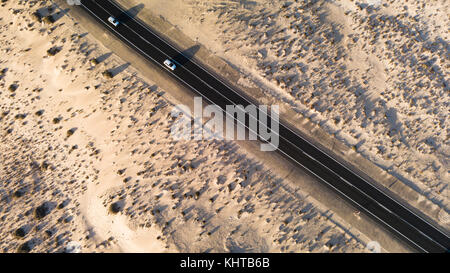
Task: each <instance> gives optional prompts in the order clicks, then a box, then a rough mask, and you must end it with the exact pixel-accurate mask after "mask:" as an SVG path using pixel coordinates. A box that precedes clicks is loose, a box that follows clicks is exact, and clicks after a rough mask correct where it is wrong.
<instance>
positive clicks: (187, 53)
mask: <svg viewBox="0 0 450 273" xmlns="http://www.w3.org/2000/svg"><path fill="white" fill-rule="evenodd" d="M199 50H200V46H199V45H194V46H191V47H190V48H188V49H186V50H183V51H182V52H180V53H179V54H177V55H175V56H174V57H173V58H172V60H174V61H175V62H176V63H178V64H180V65H184V64H185V63H187V62H188V61H189V60H191V59H192V58H193V57H194V56H195V54H196V53H197V52H198V51H199Z"/></svg>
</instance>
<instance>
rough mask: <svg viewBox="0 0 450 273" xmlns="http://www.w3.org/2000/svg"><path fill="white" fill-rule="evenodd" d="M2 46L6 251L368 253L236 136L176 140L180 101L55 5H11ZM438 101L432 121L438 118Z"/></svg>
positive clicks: (1, 183)
mask: <svg viewBox="0 0 450 273" xmlns="http://www.w3.org/2000/svg"><path fill="white" fill-rule="evenodd" d="M211 3H212V4H214V1H212V2H211ZM191 4H193V3H191ZM258 5H259V4H258ZM213 6H214V5H213ZM255 6H256V5H252V6H250V7H251V8H254V7H255ZM205 7H207V5H206V6H205ZM236 7H237V8H239V9H241V8H243V9H244V10H245V6H239V5H236ZM287 10H288V8H287ZM36 12H37V13H36ZM205 12H206V9H205ZM214 12H220V9H218V11H214ZM230 12H231V13H230V14H229V15H226V16H229V17H221V18H232V17H233V16H232V15H233V14H234V13H235V12H236V11H235V10H230ZM283 12H286V11H283ZM49 16H50V17H49ZM260 16H263V17H264V16H267V15H262V13H261V15H260ZM270 20H272V19H270ZM257 21H258V20H257ZM230 22H231V21H230ZM225 25H226V24H224V26H225ZM233 26H235V27H241V26H245V24H244V25H241V24H238V23H236V24H235V23H233ZM233 31H234V30H233ZM233 31H231V30H230V33H233ZM274 37H275V36H274ZM361 39H363V38H361ZM380 39H381V38H380ZM322 42H324V43H325V41H322ZM311 46H312V45H311ZM438 47H439V46H438ZM0 48H1V54H0V71H1V72H0V114H1V116H0V140H1V142H0V162H1V164H0V166H1V168H0V227H1V228H0V251H2V252H62V251H69V252H79V251H81V252H103V251H106V252H109V251H132V252H140V251H150V252H164V251H167V252H178V251H190V252H222V251H232V252H242V251H246V252H257V251H264V252H291V251H295V252H330V251H331V252H362V251H365V243H367V242H364V241H363V240H362V239H361V237H360V236H357V235H355V234H351V233H349V232H347V231H346V230H345V229H343V228H342V227H341V226H342V225H340V223H338V222H336V221H334V220H330V218H329V217H328V216H327V214H326V213H325V211H324V210H323V209H322V208H321V207H320V205H318V204H316V203H315V202H314V200H312V199H311V198H310V197H305V196H304V195H303V194H302V192H301V191H294V190H292V189H291V188H290V186H289V185H288V184H287V183H285V182H284V181H283V180H282V179H280V178H279V177H276V176H275V175H274V174H273V173H271V172H270V171H269V170H268V168H267V167H266V166H264V165H261V164H260V163H259V162H258V160H257V159H256V158H253V157H252V156H251V155H250V154H248V153H246V151H245V150H243V149H241V148H240V147H239V146H237V145H236V144H235V143H233V142H226V141H197V142H193V141H192V142H189V143H188V142H182V141H173V140H172V139H171V138H170V137H169V130H170V125H171V124H172V123H173V122H174V120H173V119H172V118H170V116H169V113H170V110H171V106H172V105H173V104H175V103H176V102H175V101H171V100H170V96H168V95H167V92H165V91H164V90H161V89H160V88H159V87H158V86H157V84H156V83H154V82H152V81H151V79H147V78H145V77H143V76H142V75H140V74H139V73H138V72H137V71H135V70H133V68H132V67H130V66H128V65H127V64H126V63H124V62H123V61H122V60H121V59H120V58H118V57H116V56H115V55H114V54H111V53H110V52H109V51H108V50H106V49H105V48H104V47H103V46H102V45H101V44H99V43H98V42H97V41H96V40H95V39H93V37H91V36H90V35H89V34H87V33H86V32H85V30H83V28H82V27H81V26H80V25H76V24H74V22H73V21H71V20H70V19H68V18H67V17H65V16H62V14H60V13H58V11H57V10H55V9H53V8H52V6H51V2H50V1H2V3H1V6H0ZM317 50H319V49H317ZM268 52H269V51H268ZM270 52H272V51H270ZM439 52H440V51H439ZM268 54H269V53H268ZM270 54H272V53H270ZM270 56H271V57H265V58H274V57H272V55H270ZM439 56H440V55H436V58H439ZM435 64H436V65H439V64H440V60H437V61H436V62H435ZM295 69H297V68H295ZM105 71H107V72H108V73H105ZM343 73H345V72H343ZM430 73H431V72H430ZM342 77H343V78H345V76H344V75H343V76H342ZM423 80H425V79H423ZM349 81H350V82H351V79H349ZM315 83H316V78H315V77H311V78H310V84H311V85H313V84H315ZM350 85H351V86H353V84H350ZM300 90H304V92H306V91H307V89H299V91H298V92H303V91H300ZM330 92H331V90H330ZM367 92H369V91H367ZM423 92H426V94H428V95H427V96H428V98H427V99H426V101H429V104H430V105H436V107H437V106H438V105H440V106H441V107H442V106H443V105H442V104H444V103H445V101H444V98H442V97H441V98H439V100H437V101H434V100H433V98H434V97H432V96H434V95H433V94H434V93H433V94H431V93H430V92H431V91H429V90H427V91H423ZM433 92H439V89H436V90H435V91H433ZM424 94H425V93H424ZM166 95H167V96H166ZM329 96H332V93H330V94H329ZM343 96H344V98H342V99H347V100H348V102H349V103H348V105H349V108H348V110H349V111H350V110H351V109H353V108H352V107H354V108H356V107H357V106H356V104H355V103H356V99H354V98H351V97H348V96H347V95H344V94H343ZM380 96H381V95H380ZM436 96H437V94H436ZM398 99H399V100H400V99H401V98H398ZM315 100H316V99H315ZM380 100H381V99H380ZM323 103H326V100H325V97H324V99H323V101H322V104H323ZM352 103H353V104H355V105H354V106H352V105H353V104H352ZM417 103H418V104H422V103H425V99H423V98H421V99H417ZM322 104H319V105H322ZM374 105H378V104H377V103H374ZM380 107H381V106H380ZM417 107H418V108H417V111H422V110H421V109H422V108H420V107H419V106H417ZM335 109H336V110H337V109H338V106H336V108H335ZM374 109H381V108H378V106H377V107H375V108H374ZM405 109H406V108H405ZM429 109H434V108H431V106H430V108H429ZM436 109H438V111H436V113H435V112H434V111H431V112H430V113H429V114H425V113H423V116H422V117H423V118H430V119H434V118H438V117H439V115H442V111H441V110H439V108H436ZM333 111H334V110H333ZM377 111H378V110H377ZM399 111H400V110H399ZM333 113H334V112H333ZM397 115H399V114H397ZM342 119H343V120H345V119H344V118H342ZM342 122H344V121H342ZM351 122H352V123H356V122H358V120H351ZM398 122H400V121H398ZM444 122H445V121H444ZM381 123H382V124H384V123H383V122H381ZM367 124H368V126H370V128H371V126H373V124H374V123H372V122H368V123H367ZM402 124H403V123H402ZM427 124H428V123H427ZM429 124H430V125H429V126H430V127H429V129H428V130H429V132H430V133H431V132H435V133H436V129H435V127H433V124H432V123H429ZM444 125H445V124H442V126H444ZM380 126H381V127H379V128H384V127H383V126H385V125H380ZM422 126H424V124H423V123H422ZM434 126H439V125H434ZM401 127H402V128H403V130H404V131H406V130H407V129H406V125H404V124H403V125H402V126H401ZM377 128H378V127H377ZM380 130H381V129H380ZM403 134H404V135H405V136H406V132H405V133H403ZM443 134H444V133H443V132H441V134H439V132H438V133H436V134H435V135H433V136H434V137H435V143H437V144H439V143H441V142H443V139H442V138H443ZM386 138H387V136H386ZM361 139H365V137H364V136H361ZM383 141H384V140H383ZM383 143H384V142H383ZM408 143H415V142H413V140H409V139H408ZM382 145H384V146H385V147H386V150H387V151H388V152H385V153H394V154H395V153H396V152H394V151H391V150H389V149H391V147H390V146H388V145H387V144H385V143H384V144H382ZM366 146H370V145H369V144H368V143H365V144H364V145H361V147H360V148H362V147H366ZM423 147H424V149H425V150H426V151H428V150H427V149H430V148H429V145H428V144H427V145H425V146H423ZM440 147H443V145H442V146H440ZM396 149H400V148H396ZM440 149H443V148H440ZM395 151H399V150H395ZM438 155H439V154H437V153H434V154H429V155H423V156H424V157H425V156H429V157H430V158H435V157H436V156H438ZM394 157H395V156H394ZM435 161H436V162H438V160H437V159H436V160H435ZM433 162H434V161H433ZM417 164H419V163H417ZM436 164H441V163H439V162H438V163H436ZM438 166H441V167H440V170H441V172H442V170H443V169H444V166H442V165H437V167H438ZM418 170H419V169H415V170H414V172H415V171H418ZM438 174H439V172H434V171H433V169H432V168H431V169H429V170H428V169H427V170H426V171H424V175H429V176H430V177H433V179H434V176H433V175H438ZM424 177H425V176H424ZM433 181H435V180H430V183H433V184H436V185H435V186H438V185H439V183H437V182H433ZM430 185H431V184H430ZM440 187H442V185H441V186H440Z"/></svg>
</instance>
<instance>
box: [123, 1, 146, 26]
mask: <svg viewBox="0 0 450 273" xmlns="http://www.w3.org/2000/svg"><path fill="white" fill-rule="evenodd" d="M144 7H145V5H144V4H139V5H136V6H134V7H132V8H131V9H129V10H127V11H125V12H122V13H121V14H119V15H118V16H117V20H118V21H119V22H123V23H126V22H128V21H130V20H131V19H133V18H135V17H136V16H137V15H138V13H139V12H140V11H141V10H142V9H144Z"/></svg>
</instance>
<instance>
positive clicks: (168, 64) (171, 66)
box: [164, 59, 177, 71]
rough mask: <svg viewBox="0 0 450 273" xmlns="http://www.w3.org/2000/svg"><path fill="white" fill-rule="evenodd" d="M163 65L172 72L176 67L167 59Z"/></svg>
mask: <svg viewBox="0 0 450 273" xmlns="http://www.w3.org/2000/svg"><path fill="white" fill-rule="evenodd" d="M164 65H165V66H167V68H169V69H170V70H172V71H174V70H175V68H177V66H176V65H175V64H174V63H173V62H172V61H171V60H169V59H167V60H165V61H164Z"/></svg>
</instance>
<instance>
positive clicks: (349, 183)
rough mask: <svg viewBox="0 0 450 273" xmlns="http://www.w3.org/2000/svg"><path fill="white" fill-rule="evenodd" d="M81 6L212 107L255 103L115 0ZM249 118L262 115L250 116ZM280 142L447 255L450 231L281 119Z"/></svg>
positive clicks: (337, 186)
mask: <svg viewBox="0 0 450 273" xmlns="http://www.w3.org/2000/svg"><path fill="white" fill-rule="evenodd" d="M81 4H82V7H83V8H84V9H85V10H86V11H87V12H88V13H89V14H90V15H91V16H93V17H95V18H96V19H97V20H98V21H99V22H101V23H102V24H104V25H105V26H106V27H107V28H108V29H109V30H110V31H111V32H112V33H114V34H115V35H116V36H117V37H118V38H120V39H121V40H122V41H124V42H125V43H127V44H128V45H129V46H130V47H132V48H134V49H135V50H137V51H138V52H139V53H140V54H142V56H143V57H145V58H147V59H148V60H150V61H153V62H154V63H155V64H157V65H159V66H161V68H162V69H165V70H166V71H167V72H168V74H170V75H171V76H172V77H174V78H176V79H177V80H178V81H180V82H181V83H183V84H184V85H186V86H187V87H189V88H190V89H191V90H192V91H193V92H195V93H196V94H198V95H200V96H202V97H203V98H205V99H206V100H208V101H209V102H210V103H211V104H216V105H218V106H219V107H221V108H222V109H225V107H226V105H243V106H244V107H245V106H246V105H249V104H255V105H256V103H254V102H252V100H251V99H249V98H248V97H246V96H245V95H244V94H243V93H242V92H240V91H239V90H238V89H237V88H236V87H231V84H229V83H227V82H226V81H225V80H224V79H222V78H220V77H219V76H218V75H216V74H214V73H213V72H211V71H209V70H208V69H206V68H205V67H203V66H202V65H200V64H199V63H198V62H197V61H195V60H194V59H189V58H187V57H185V56H184V55H183V54H182V53H180V51H179V50H178V49H177V48H176V47H174V46H173V45H171V44H170V43H169V42H167V41H165V40H164V39H162V38H161V37H159V36H158V35H157V34H156V32H155V31H153V30H152V29H151V28H149V27H148V26H147V25H145V24H144V23H143V22H142V21H140V20H138V19H137V18H132V17H129V16H127V13H126V11H125V10H124V9H123V8H122V7H121V6H119V5H118V4H117V3H115V2H114V1H109V0H104V1H94V0H82V1H81ZM111 15H112V16H114V17H115V18H120V19H119V20H120V21H121V22H120V24H119V25H118V26H117V27H114V26H113V25H112V24H110V23H109V22H108V20H107V19H108V17H109V16H111ZM166 59H176V61H177V62H178V63H179V65H178V67H177V69H175V70H174V71H170V70H168V69H166V68H165V67H164V65H163V62H164V60H166ZM249 118H257V117H252V116H247V119H249ZM279 138H280V143H279V146H278V150H277V151H278V152H279V153H281V154H282V155H283V156H285V157H286V158H288V159H289V160H290V161H292V162H293V163H294V164H296V165H298V166H299V167H301V168H302V169H304V170H306V171H307V172H308V173H310V174H311V175H313V176H314V177H316V178H317V179H319V180H320V181H322V182H323V183H325V184H326V185H328V186H329V187H331V188H332V189H333V190H335V191H336V192H338V193H339V194H340V195H341V196H342V197H344V198H345V199H346V200H348V201H349V202H351V203H352V204H353V205H354V206H355V207H357V208H358V209H359V210H361V211H363V212H364V213H366V214H368V215H369V216H371V217H373V218H374V219H375V220H377V221H378V222H380V223H381V224H382V225H383V226H384V227H385V228H386V229H388V230H389V231H391V232H392V233H393V234H394V235H396V236H398V237H399V238H400V239H402V240H404V241H405V242H407V243H408V244H409V245H410V246H412V247H414V248H415V249H417V250H418V251H421V252H445V251H447V250H448V249H449V248H450V238H449V236H448V231H443V230H441V229H439V228H438V227H435V226H433V225H432V224H430V223H428V222H427V221H426V220H425V219H423V217H421V216H419V214H418V213H416V212H414V211H412V209H409V208H407V207H406V206H404V205H403V204H402V203H400V202H399V201H397V200H395V199H394V198H392V197H391V196H390V195H389V194H387V193H385V192H384V191H382V190H380V189H378V188H377V187H376V186H375V185H373V184H372V183H371V182H370V181H367V180H366V179H363V178H362V177H360V176H359V175H358V174H356V173H355V172H353V171H352V170H350V169H349V168H347V167H346V166H344V165H343V164H341V163H339V162H338V161H337V160H335V159H334V158H333V157H331V156H329V155H327V154H326V153H325V152H323V151H322V150H321V149H320V148H319V147H316V146H315V145H313V144H312V143H310V142H309V141H308V140H307V139H305V138H304V137H302V136H301V135H299V134H298V133H296V132H294V130H292V129H290V128H289V127H288V126H286V125H284V124H283V122H282V121H281V124H280V129H279Z"/></svg>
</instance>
